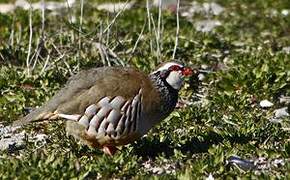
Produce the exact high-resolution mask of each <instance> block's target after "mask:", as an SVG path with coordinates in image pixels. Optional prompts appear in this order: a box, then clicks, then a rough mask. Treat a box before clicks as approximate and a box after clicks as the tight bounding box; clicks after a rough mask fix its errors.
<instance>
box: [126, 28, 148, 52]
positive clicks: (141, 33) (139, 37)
mask: <svg viewBox="0 0 290 180" xmlns="http://www.w3.org/2000/svg"><path fill="white" fill-rule="evenodd" d="M145 27H146V22H145V23H144V25H143V28H142V30H141V32H140V34H139V36H138V39H137V40H136V42H135V44H134V47H133V49H132V51H131V54H133V53H134V52H135V50H136V48H137V45H138V43H139V41H140V39H141V37H142V35H143V32H144V30H145ZM150 42H151V38H150Z"/></svg>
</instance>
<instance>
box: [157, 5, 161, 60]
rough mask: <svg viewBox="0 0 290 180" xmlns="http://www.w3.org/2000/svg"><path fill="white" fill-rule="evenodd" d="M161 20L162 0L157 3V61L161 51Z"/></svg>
mask: <svg viewBox="0 0 290 180" xmlns="http://www.w3.org/2000/svg"><path fill="white" fill-rule="evenodd" d="M161 18H162V0H159V2H158V24H157V39H156V41H157V59H158V60H160V55H161V50H160V39H161V35H162V32H161V29H160V27H161Z"/></svg>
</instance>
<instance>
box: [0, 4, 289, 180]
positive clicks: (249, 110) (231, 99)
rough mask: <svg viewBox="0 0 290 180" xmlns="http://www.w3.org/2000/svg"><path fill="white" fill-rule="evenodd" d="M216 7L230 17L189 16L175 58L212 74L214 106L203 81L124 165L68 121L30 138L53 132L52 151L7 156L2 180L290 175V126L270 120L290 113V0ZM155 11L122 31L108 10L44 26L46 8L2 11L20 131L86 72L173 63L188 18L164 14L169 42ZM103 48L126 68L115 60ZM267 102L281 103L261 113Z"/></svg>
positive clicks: (1, 59)
mask: <svg viewBox="0 0 290 180" xmlns="http://www.w3.org/2000/svg"><path fill="white" fill-rule="evenodd" d="M216 2H217V3H219V4H220V5H222V6H223V7H224V8H225V9H224V11H223V12H222V13H221V14H220V15H218V16H214V15H211V14H207V15H205V14H196V15H194V16H193V17H192V18H191V19H190V20H188V19H186V18H183V17H180V32H179V41H178V48H177V52H176V56H175V58H176V59H180V60H182V61H184V62H185V63H186V64H188V65H195V66H199V67H201V66H202V67H203V68H205V69H206V70H209V71H210V73H208V74H206V77H205V79H204V80H203V82H202V83H201V84H200V87H199V89H198V93H199V94H202V96H203V98H196V97H197V96H196V91H194V90H193V88H192V83H193V82H191V81H188V83H187V85H186V87H185V88H184V89H183V90H182V92H181V97H182V98H183V99H186V100H189V101H193V100H195V103H193V104H192V103H191V104H189V105H188V106H186V107H183V108H179V109H177V110H176V111H175V112H174V113H172V114H171V115H170V117H168V118H167V119H166V120H164V121H163V122H162V123H161V124H160V125H158V126H157V127H155V128H154V129H153V130H152V131H150V133H149V134H148V136H146V137H143V138H142V139H140V140H139V141H137V142H135V143H133V144H131V145H128V146H125V147H123V148H122V150H121V151H120V152H118V153H117V154H116V155H115V156H114V157H108V156H106V155H103V153H102V152H101V151H99V150H97V149H89V148H88V147H86V146H82V145H80V144H78V143H77V142H76V141H75V140H74V139H73V138H71V137H67V136H66V135H65V131H64V124H63V123H61V122H58V123H56V122H55V123H51V124H35V125H30V126H27V127H25V130H26V131H27V132H28V133H29V134H35V133H45V134H47V136H48V139H47V140H46V143H43V144H42V145H38V144H35V143H34V142H33V141H30V140H29V138H27V139H26V140H25V143H24V145H25V148H24V149H21V150H15V151H13V152H10V151H8V150H4V151H2V152H0V155H1V156H0V159H1V160H0V174H1V177H2V178H3V179H14V178H18V179H30V178H31V179H38V178H43V179H44V178H51V179H60V178H63V179H68V178H91V179H94V178H96V177H98V178H121V177H125V178H136V179H143V178H149V177H151V178H153V176H155V175H158V176H156V177H157V178H160V179H163V178H164V179H167V178H170V179H205V178H206V177H208V176H209V175H210V174H211V175H212V176H213V177H214V178H217V179H226V178H235V177H238V178H261V179H270V178H278V179H287V177H288V178H290V174H289V172H290V162H289V156H290V139H289V137H290V136H289V135H290V131H289V128H290V121H289V117H286V118H283V119H281V120H280V121H279V123H273V122H271V121H270V120H269V119H270V118H271V117H273V113H274V110H275V109H278V108H281V107H287V106H288V104H287V103H284V102H280V101H279V99H280V98H281V96H290V63H289V62H288V61H289V59H290V55H289V54H287V53H286V52H285V50H283V48H284V47H287V46H290V15H283V14H282V13H281V12H282V11H283V10H284V9H290V4H289V3H288V2H287V1H286V0H284V1H283V0H267V1H262V0H259V1H255V2H252V1H243V0H239V1H222V0H220V1H216ZM30 13H31V14H30ZM151 13H152V19H150V22H149V21H148V17H147V11H146V8H134V9H131V10H128V11H125V12H122V13H121V14H120V15H119V16H118V17H117V18H116V19H115V21H114V23H112V24H111V25H110V23H111V22H113V20H114V18H115V16H116V14H109V13H106V12H100V11H97V10H96V8H95V7H94V6H92V5H91V4H85V5H84V11H83V17H82V18H80V14H81V11H80V5H76V6H75V7H74V8H72V9H67V10H63V11H61V12H58V13H57V14H56V13H53V12H48V11H46V12H45V22H44V23H42V18H41V12H40V11H33V12H29V11H24V10H21V9H17V10H16V11H15V12H13V13H9V14H0V65H1V67H0V89H1V95H0V119H1V122H2V123H4V124H9V123H11V122H12V121H14V120H16V119H17V118H18V117H20V116H23V115H24V114H25V113H24V109H25V107H36V106H39V105H41V104H42V103H43V102H45V101H47V100H48V99H49V98H50V97H51V96H52V95H53V94H54V93H55V92H56V91H57V90H58V89H60V88H61V86H62V85H63V84H64V83H65V82H66V80H67V78H68V77H69V76H70V75H71V74H72V73H75V72H77V71H78V70H79V69H85V68H89V67H96V66H103V65H108V64H110V63H111V64H112V65H114V64H118V62H121V63H124V64H125V65H129V66H132V67H136V68H139V69H141V70H143V71H146V72H150V71H151V70H153V69H154V67H156V65H157V64H159V63H160V62H162V61H166V60H170V59H171V58H172V53H173V49H174V44H175V34H176V17H175V15H174V14H172V13H170V12H165V11H164V12H163V13H162V21H161V27H160V29H163V31H162V34H161V35H162V36H161V37H160V39H159V42H158V43H157V40H156V35H155V32H154V27H155V28H156V29H158V10H157V9H152V10H151ZM30 17H31V27H30V26H29V22H30V20H29V19H30ZM80 19H82V20H80ZM202 19H216V20H219V21H220V22H222V25H221V26H219V27H217V28H215V29H214V30H213V31H210V32H207V33H203V32H198V31H196V30H195V29H194V23H195V22H196V21H198V20H202ZM149 24H150V28H151V29H149ZM107 27H109V29H106V28H107ZM31 30H32V31H31ZM31 32H32V34H31V40H30V33H31ZM100 32H104V33H102V34H101V33H100ZM140 33H142V36H139V35H140ZM139 37H140V38H139ZM96 42H101V43H103V44H104V45H106V46H107V47H108V48H110V49H112V50H113V51H114V52H115V53H116V54H117V56H118V57H119V58H120V59H121V60H120V61H113V60H111V61H103V60H102V58H101V57H100V54H99V53H98V49H97V48H96V46H95V44H94V43H96ZM136 42H138V43H136ZM157 44H159V47H160V48H159V49H160V53H158V48H157V47H158V46H157ZM30 45H31V51H30V53H29V47H30ZM284 49H285V48H284ZM28 55H29V56H28ZM27 64H29V68H27ZM263 99H267V100H269V101H271V102H272V103H274V105H273V106H272V107H270V108H267V109H263V108H261V107H260V106H259V102H260V101H261V100H263ZM232 155H237V156H240V157H241V158H243V159H250V160H257V159H263V160H264V161H266V162H269V163H270V162H273V161H275V160H283V162H284V163H282V165H280V166H278V165H277V166H274V165H273V166H270V167H269V168H264V169H262V170H257V169H254V170H243V169H241V168H238V167H235V166H231V165H229V164H227V160H228V159H229V158H230V157H231V156H232Z"/></svg>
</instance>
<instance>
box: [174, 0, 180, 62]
mask: <svg viewBox="0 0 290 180" xmlns="http://www.w3.org/2000/svg"><path fill="white" fill-rule="evenodd" d="M179 5H180V0H177V7H176V36H175V45H174V50H173V54H172V59H175V54H176V49H177V46H178V37H179Z"/></svg>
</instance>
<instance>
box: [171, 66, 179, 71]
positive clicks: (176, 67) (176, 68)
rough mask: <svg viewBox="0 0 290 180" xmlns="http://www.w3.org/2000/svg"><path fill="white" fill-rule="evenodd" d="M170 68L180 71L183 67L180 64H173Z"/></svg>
mask: <svg viewBox="0 0 290 180" xmlns="http://www.w3.org/2000/svg"><path fill="white" fill-rule="evenodd" d="M169 70H170V71H179V70H181V67H180V66H178V65H173V66H170V67H169Z"/></svg>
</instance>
